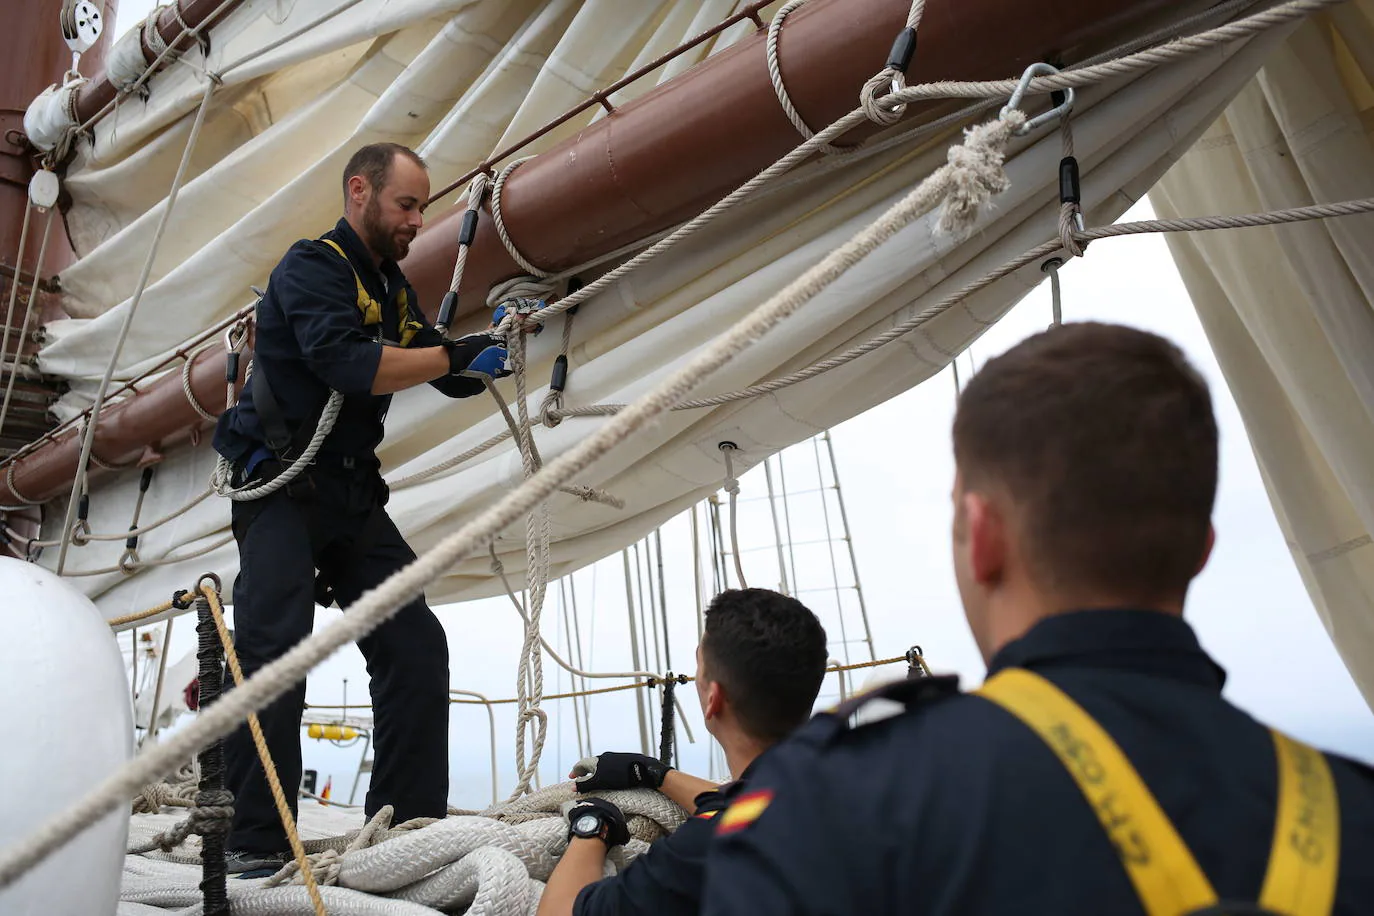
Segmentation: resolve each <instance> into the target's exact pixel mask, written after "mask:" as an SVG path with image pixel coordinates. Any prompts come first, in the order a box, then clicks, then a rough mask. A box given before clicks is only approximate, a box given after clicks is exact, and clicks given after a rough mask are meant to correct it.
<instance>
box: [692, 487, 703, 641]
mask: <svg viewBox="0 0 1374 916" xmlns="http://www.w3.org/2000/svg"><path fill="white" fill-rule="evenodd" d="M698 505H699V504H698ZM688 514H689V515H690V517H691V520H692V594H693V597H695V599H696V613H695V614H694V615H693V616H694V617H695V618H696V621H697V645H701V637H702V635H703V632H704V630H705V621H704V620H703V619H702V618H703V616H704V615H705V604H704V602H703V600H702V599H703V597H704V596H703V595H702V588H701V586H702V581H701V578H702V569H701V530H700V529H701V526H700V524H699V523H698V521H697V506H696V505H694V506H692V508H691V509H689V510H688Z"/></svg>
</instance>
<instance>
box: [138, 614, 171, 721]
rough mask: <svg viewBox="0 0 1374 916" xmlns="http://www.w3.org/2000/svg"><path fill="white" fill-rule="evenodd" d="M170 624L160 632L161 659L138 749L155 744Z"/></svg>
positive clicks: (169, 647) (169, 645)
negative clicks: (147, 742) (147, 744)
mask: <svg viewBox="0 0 1374 916" xmlns="http://www.w3.org/2000/svg"><path fill="white" fill-rule="evenodd" d="M172 623H173V621H171V620H168V621H167V629H165V630H163V632H162V657H161V658H159V659H158V662H157V681H156V682H155V686H154V687H153V707H152V710H151V711H150V712H149V713H148V727H147V730H146V731H145V732H144V733H143V738H142V739H140V740H139V742H138V744H139V747H142V746H143V742H144V741H152V742H153V743H156V742H157V727H158V715H157V708H158V706H160V705H162V684H163V681H164V680H165V679H166V677H167V652H168V650H170V649H171V648H172Z"/></svg>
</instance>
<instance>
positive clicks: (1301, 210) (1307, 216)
mask: <svg viewBox="0 0 1374 916" xmlns="http://www.w3.org/2000/svg"><path fill="white" fill-rule="evenodd" d="M1364 213H1374V197H1370V198H1364V199H1362V200H1350V201H1342V202H1340V203H1333V204H1317V205H1315V206H1310V207H1294V208H1291V209H1287V210H1273V211H1270V212H1267V213H1249V214H1245V215H1240V216H1203V217H1192V218H1186V219H1168V220H1145V221H1142V222H1134V223H1117V224H1115V225H1112V226H1101V227H1098V228H1095V229H1089V230H1086V231H1084V232H1077V231H1076V230H1075V237H1076V238H1078V239H1079V240H1080V241H1085V242H1086V241H1096V240H1100V239H1107V238H1117V237H1120V236H1124V235H1144V234H1148V233H1159V232H1203V231H1212V230H1218V229H1251V228H1258V227H1262V226H1277V225H1282V224H1285V223H1297V222H1305V221H1308V220H1315V219H1333V218H1336V217H1342V216H1356V215H1359V214H1364ZM1061 244H1062V243H1061V242H1060V240H1059V239H1055V240H1054V241H1051V242H1046V243H1045V244H1043V245H1040V246H1039V247H1037V248H1035V249H1032V250H1031V251H1030V252H1027V253H1026V254H1025V255H1022V256H1021V257H1019V258H1017V259H1015V260H1014V261H1012V262H1010V264H1011V265H1014V266H1013V267H1012V269H1011V270H1009V271H1006V272H1002V271H998V272H997V273H996V275H995V276H994V277H993V279H997V280H1000V279H1002V278H1003V277H1005V276H1007V275H1008V274H1010V273H1014V272H1015V271H1016V270H1019V269H1020V268H1022V267H1025V266H1026V265H1027V264H1029V263H1032V262H1033V261H1036V260H1042V259H1044V258H1047V257H1049V256H1050V255H1053V254H1054V253H1055V252H1057V251H1059V250H1060V247H1061ZM985 279H986V278H984V279H980V280H977V281H975V282H974V283H972V284H970V285H969V286H966V287H964V288H963V289H961V290H960V291H959V292H957V293H955V294H954V296H953V297H952V298H953V299H954V300H955V302H956V303H957V302H958V301H962V300H963V299H964V298H966V297H968V296H969V295H972V294H973V293H974V292H977V291H978V290H981V289H983V288H984V287H985V286H987V285H988V284H987V283H985V282H984V280H985ZM945 302H949V300H945ZM942 305H943V303H942ZM943 310H944V309H943V308H941V311H943ZM929 318H930V316H929V315H928V312H926V311H923V312H920V313H918V314H917V315H915V316H913V317H911V318H909V319H907V320H906V321H903V322H901V323H899V324H896V325H893V326H892V327H891V328H889V329H888V330H886V331H884V332H882V333H881V334H878V335H877V336H875V337H872V338H870V339H869V340H867V341H865V342H864V343H862V344H859V345H857V346H855V347H852V348H850V349H848V350H846V351H844V352H843V353H840V354H837V355H835V356H832V357H830V358H829V359H825V360H821V361H820V362H818V363H813V364H812V365H810V366H807V367H806V368H805V369H801V370H798V371H797V372H793V373H790V374H788V375H783V376H779V377H778V378H775V379H770V380H769V381H767V382H762V383H760V384H758V385H753V386H751V387H749V388H742V389H740V390H738V391H731V392H728V393H725V394H718V395H713V396H711V397H706V398H697V399H695V400H685V401H682V402H680V403H679V404H677V405H676V406H674V407H673V410H697V409H700V408H705V407H720V406H721V405H723V404H730V403H734V402H736V401H743V400H747V399H749V398H756V397H760V396H762V395H765V394H772V393H773V392H775V391H781V390H782V389H783V388H788V387H790V386H792V385H796V384H798V383H799V382H804V381H807V380H808V379H812V378H815V377H816V376H818V375H823V374H824V373H826V372H829V371H831V370H832V369H838V368H839V367H840V366H843V365H845V364H847V363H851V362H853V361H854V360H856V359H858V358H860V357H862V356H865V355H867V354H869V353H872V352H873V351H874V350H877V349H880V348H881V347H884V346H886V345H887V344H890V343H892V342H893V341H895V340H898V339H900V338H902V337H904V336H906V335H907V334H909V333H911V332H912V331H914V330H916V329H917V328H919V327H921V326H922V325H924V324H925V323H926V322H927V321H928V320H929ZM623 409H624V405H622V404H595V405H591V406H587V407H573V408H569V409H567V410H562V411H559V412H558V414H559V416H560V417H563V418H567V417H605V416H614V415H615V414H617V413H619V412H620V411H621V410H623Z"/></svg>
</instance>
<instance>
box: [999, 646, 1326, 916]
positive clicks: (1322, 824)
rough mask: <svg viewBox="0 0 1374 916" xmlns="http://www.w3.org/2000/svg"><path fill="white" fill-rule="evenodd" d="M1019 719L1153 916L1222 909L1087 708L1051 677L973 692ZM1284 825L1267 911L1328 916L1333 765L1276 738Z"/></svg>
mask: <svg viewBox="0 0 1374 916" xmlns="http://www.w3.org/2000/svg"><path fill="white" fill-rule="evenodd" d="M975 692H976V693H977V694H979V695H980V696H983V697H985V698H987V699H989V700H991V701H992V702H994V703H996V704H998V705H999V706H1001V707H1002V708H1004V709H1006V710H1007V711H1008V712H1010V713H1012V714H1013V715H1014V716H1016V717H1017V718H1018V719H1020V720H1021V721H1022V722H1023V723H1025V724H1026V725H1027V726H1029V727H1030V728H1031V729H1032V730H1033V731H1034V732H1035V733H1036V734H1037V735H1039V736H1040V738H1041V739H1042V740H1043V741H1044V742H1045V743H1046V744H1047V745H1049V747H1050V749H1051V750H1052V751H1054V753H1055V755H1056V756H1057V757H1058V758H1059V760H1060V762H1061V763H1063V764H1064V767H1065V769H1067V770H1068V771H1069V775H1071V776H1072V777H1073V779H1074V781H1075V782H1076V783H1078V788H1079V789H1080V790H1082V792H1083V795H1084V796H1085V797H1086V798H1087V800H1088V803H1089V804H1090V805H1091V806H1092V809H1093V812H1094V813H1095V814H1096V815H1097V818H1098V820H1099V822H1101V824H1102V828H1103V830H1105V831H1106V832H1107V836H1108V837H1109V838H1110V839H1111V841H1112V845H1113V846H1115V847H1116V850H1117V854H1118V855H1119V856H1120V857H1121V863H1122V865H1124V866H1125V868H1126V872H1127V874H1129V875H1130V878H1131V883H1132V884H1133V885H1135V889H1136V894H1137V895H1139V897H1140V902H1141V904H1142V905H1143V906H1144V907H1145V911H1146V912H1147V913H1148V914H1150V916H1180V914H1184V913H1190V912H1192V911H1194V910H1198V909H1202V908H1206V907H1213V906H1216V905H1217V904H1218V902H1219V901H1218V900H1217V895H1216V891H1214V890H1213V889H1212V885H1211V883H1210V882H1209V881H1208V880H1207V876H1206V875H1204V874H1203V873H1202V869H1201V868H1199V867H1198V864H1197V860H1196V859H1194V858H1193V854H1192V852H1190V851H1189V849H1188V847H1187V844H1185V843H1184V842H1183V838H1182V837H1180V836H1179V835H1178V831H1177V830H1175V829H1174V825H1173V824H1172V823H1171V822H1170V821H1169V818H1168V816H1167V815H1166V814H1165V813H1164V811H1163V809H1162V808H1160V807H1159V802H1157V801H1156V800H1155V797H1154V795H1153V794H1152V793H1151V792H1150V790H1149V788H1148V787H1147V786H1146V785H1145V783H1144V782H1143V781H1142V780H1141V778H1140V774H1139V773H1137V772H1136V770H1135V767H1133V766H1132V765H1131V762H1130V761H1129V760H1127V759H1126V755H1125V754H1124V753H1122V751H1121V748H1120V747H1119V746H1118V745H1117V743H1116V742H1115V741H1113V740H1112V738H1111V736H1110V735H1108V734H1107V733H1106V731H1104V730H1103V729H1102V726H1100V725H1098V724H1097V722H1096V721H1094V720H1093V718H1092V717H1091V716H1089V715H1088V713H1087V712H1085V711H1084V710H1083V708H1082V707H1081V706H1079V705H1078V704H1077V703H1075V702H1074V701H1073V700H1072V699H1071V698H1069V696H1068V695H1066V694H1065V693H1064V692H1063V691H1062V690H1060V689H1059V688H1058V687H1056V686H1054V685H1053V684H1051V683H1050V682H1049V681H1047V680H1046V679H1045V678H1043V677H1041V676H1040V675H1038V674H1034V673H1032V672H1030V671H1026V670H1025V669H1021V668H1009V669H1007V670H1005V671H1002V672H1000V673H999V674H997V675H995V676H993V677H992V678H990V679H988V681H987V682H986V683H985V684H984V685H983V686H982V688H981V689H979V690H977V691H975ZM1273 735H1274V744H1275V746H1276V750H1277V751H1278V775H1279V790H1278V816H1277V818H1276V819H1275V824H1274V842H1273V847H1272V849H1271V852H1270V856H1269V868H1268V871H1267V872H1266V874H1265V877H1264V887H1263V889H1262V890H1261V892H1260V901H1259V903H1260V906H1261V907H1262V908H1263V909H1265V910H1270V911H1272V912H1275V913H1283V914H1286V916H1328V914H1330V912H1331V907H1332V905H1333V904H1334V902H1335V899H1336V877H1337V872H1338V870H1339V864H1340V807H1339V805H1338V803H1337V798H1336V786H1335V782H1334V781H1333V780H1332V778H1331V768H1330V767H1329V766H1328V765H1327V762H1326V758H1325V757H1324V756H1323V755H1322V753H1321V752H1320V751H1317V750H1315V749H1313V748H1311V747H1308V746H1307V745H1305V744H1301V743H1300V742H1297V741H1294V740H1293V739H1291V738H1288V737H1287V736H1285V735H1282V734H1280V733H1278V732H1274V733H1273Z"/></svg>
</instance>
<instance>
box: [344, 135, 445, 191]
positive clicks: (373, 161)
mask: <svg viewBox="0 0 1374 916" xmlns="http://www.w3.org/2000/svg"><path fill="white" fill-rule="evenodd" d="M397 156H405V157H406V158H407V159H409V160H410V161H411V162H413V163H415V164H416V165H418V166H419V167H420V168H422V169H427V168H429V166H428V165H426V164H425V160H423V159H421V158H420V154H419V153H417V152H415V151H414V150H413V149H411V148H410V147H408V146H402V145H401V144H399V143H369V144H368V145H367V146H364V147H362V148H361V149H359V150H358V151H357V152H356V153H354V154H353V155H352V156H350V157H349V158H348V165H346V166H344V173H343V192H344V200H348V179H350V178H352V177H353V176H354V175H361V176H362V177H364V178H366V179H367V183H368V184H369V185H370V186H371V187H372V190H373V191H380V190H381V189H382V188H384V187H386V182H387V179H388V178H390V177H391V165H392V163H394V162H395V161H396V157H397Z"/></svg>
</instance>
